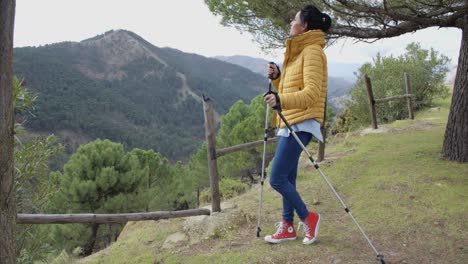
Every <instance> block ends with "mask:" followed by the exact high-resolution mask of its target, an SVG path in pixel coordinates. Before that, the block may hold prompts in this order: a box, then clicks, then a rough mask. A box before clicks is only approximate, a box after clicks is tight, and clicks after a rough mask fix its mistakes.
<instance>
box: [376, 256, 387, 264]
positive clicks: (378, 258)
mask: <svg viewBox="0 0 468 264" xmlns="http://www.w3.org/2000/svg"><path fill="white" fill-rule="evenodd" d="M383 258H384V257H383V255H377V260H378V261H380V263H382V264H385V261H384V259H383Z"/></svg>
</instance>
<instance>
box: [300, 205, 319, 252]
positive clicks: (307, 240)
mask: <svg viewBox="0 0 468 264" xmlns="http://www.w3.org/2000/svg"><path fill="white" fill-rule="evenodd" d="M319 225H320V215H319V214H317V213H313V212H309V215H308V216H307V217H306V219H304V221H301V222H299V227H298V228H297V230H299V228H300V227H301V226H302V227H303V228H304V240H302V243H303V244H305V245H309V244H312V243H314V241H315V239H316V238H317V235H318V231H319Z"/></svg>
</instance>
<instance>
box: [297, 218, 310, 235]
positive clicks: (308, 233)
mask: <svg viewBox="0 0 468 264" xmlns="http://www.w3.org/2000/svg"><path fill="white" fill-rule="evenodd" d="M301 226H302V227H303V228H304V233H305V234H306V236H310V227H309V226H308V225H307V224H306V222H302V221H301V222H299V226H298V227H297V231H299V229H300V228H301Z"/></svg>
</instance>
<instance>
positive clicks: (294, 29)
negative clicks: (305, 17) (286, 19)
mask: <svg viewBox="0 0 468 264" xmlns="http://www.w3.org/2000/svg"><path fill="white" fill-rule="evenodd" d="M300 14H301V11H299V12H297V14H296V17H294V19H293V20H292V21H291V23H290V25H291V28H290V30H289V36H291V37H294V36H297V35H300V34H302V33H304V32H306V29H307V24H306V25H302V24H301V18H300Z"/></svg>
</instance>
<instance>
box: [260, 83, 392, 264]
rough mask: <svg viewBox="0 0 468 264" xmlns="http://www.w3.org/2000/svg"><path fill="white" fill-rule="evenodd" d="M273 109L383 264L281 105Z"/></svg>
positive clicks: (380, 256)
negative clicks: (291, 124)
mask: <svg viewBox="0 0 468 264" xmlns="http://www.w3.org/2000/svg"><path fill="white" fill-rule="evenodd" d="M272 93H273V92H272V91H271V81H270V85H269V88H268V92H267V94H272ZM274 109H275V110H276V112H277V113H278V115H279V116H280V118H281V120H283V122H284V123H285V124H286V127H287V128H288V130H289V132H290V133H291V134H292V135H293V137H294V139H296V141H297V143H298V144H299V146H301V148H302V150H303V151H305V153H306V154H307V156H308V157H309V160H310V161H311V162H312V164H313V165H314V167H315V169H317V171H318V172H319V173H320V175H321V176H322V178H323V179H324V180H325V182H326V183H327V185H328V188H330V190H331V191H332V192H333V194H334V195H335V197H336V199H338V201H339V202H340V204H341V206H343V209H344V210H345V211H346V213H348V215H349V216H350V217H351V219H352V220H353V222H354V224H356V226H357V227H358V229H359V231H360V232H361V234H362V235H363V236H364V238H365V239H366V240H367V243H369V246H370V247H371V248H372V250H373V251H374V253H375V254H376V255H377V261H379V262H380V263H381V264H385V261H384V257H383V255H381V254H380V253H379V252H378V251H377V249H376V248H375V247H374V245H373V244H372V241H371V240H370V239H369V237H368V236H367V235H366V233H365V232H364V229H362V227H361V225H359V223H358V222H357V220H356V219H355V218H354V216H353V215H352V214H351V211H350V210H349V208H348V207H347V206H346V204H345V203H344V202H343V199H341V197H340V195H338V193H337V192H336V190H335V188H333V186H332V185H331V183H330V181H328V179H327V177H326V176H325V174H324V173H323V172H322V170H321V169H320V167H319V165H318V164H317V163H316V162H315V160H314V159H313V158H312V155H310V153H309V151H308V150H307V149H306V147H305V146H304V144H302V141H301V140H300V139H299V137H298V136H297V135H296V132H294V130H293V129H292V128H291V126H290V125H289V123H288V121H287V120H286V118H285V117H284V116H283V114H282V113H281V105H279V104H277V106H276V107H274Z"/></svg>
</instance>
